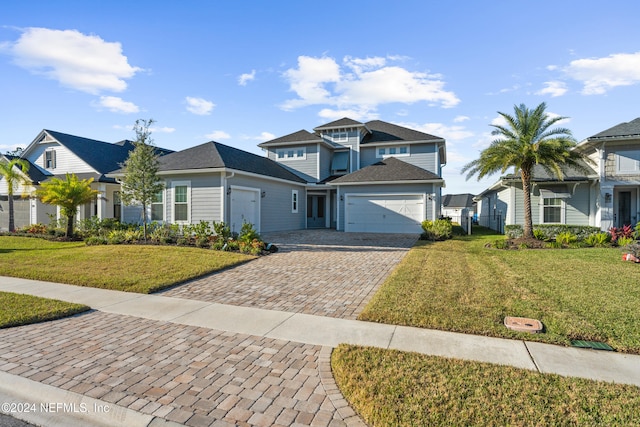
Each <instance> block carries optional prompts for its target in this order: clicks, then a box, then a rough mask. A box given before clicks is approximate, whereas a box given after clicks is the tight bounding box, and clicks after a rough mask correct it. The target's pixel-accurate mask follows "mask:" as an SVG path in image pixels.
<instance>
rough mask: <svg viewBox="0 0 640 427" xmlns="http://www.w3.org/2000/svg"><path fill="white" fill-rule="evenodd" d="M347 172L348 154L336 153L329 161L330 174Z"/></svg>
mask: <svg viewBox="0 0 640 427" xmlns="http://www.w3.org/2000/svg"><path fill="white" fill-rule="evenodd" d="M347 172H349V152H348V151H336V152H335V153H333V158H332V159H331V174H332V175H338V174H341V173H347Z"/></svg>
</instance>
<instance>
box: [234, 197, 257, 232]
mask: <svg viewBox="0 0 640 427" xmlns="http://www.w3.org/2000/svg"><path fill="white" fill-rule="evenodd" d="M238 194H242V195H247V196H248V195H252V196H253V198H254V199H253V201H254V203H255V205H254V206H255V207H254V216H255V220H252V221H248V222H251V223H253V226H254V228H255V229H256V231H257V232H258V233H259V232H260V189H259V188H253V187H242V186H239V185H232V186H231V197H230V199H231V200H230V203H229V205H230V206H229V227H231V231H235V232H240V227H242V219H243V218H245V219H246V218H247V216H248V215H246V214H247V212H246V211H244V209H239V208H238V206H235V205H236V204H234V201H235V200H237V197H238Z"/></svg>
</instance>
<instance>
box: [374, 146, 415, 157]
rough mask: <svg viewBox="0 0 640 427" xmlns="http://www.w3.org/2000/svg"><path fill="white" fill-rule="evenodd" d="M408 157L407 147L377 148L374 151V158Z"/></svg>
mask: <svg viewBox="0 0 640 427" xmlns="http://www.w3.org/2000/svg"><path fill="white" fill-rule="evenodd" d="M408 155H409V146H408V145H401V146H398V147H378V149H377V150H376V157H378V158H381V159H383V158H385V157H403V156H408Z"/></svg>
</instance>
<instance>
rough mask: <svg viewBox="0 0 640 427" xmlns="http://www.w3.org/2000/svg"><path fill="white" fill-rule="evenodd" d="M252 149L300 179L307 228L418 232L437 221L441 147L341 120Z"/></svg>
mask: <svg viewBox="0 0 640 427" xmlns="http://www.w3.org/2000/svg"><path fill="white" fill-rule="evenodd" d="M313 131H314V132H313V133H311V132H308V131H306V130H300V131H298V132H295V133H292V134H289V135H286V136H283V137H281V138H276V139H273V140H271V141H267V142H263V143H261V144H259V146H260V147H262V148H263V149H265V150H266V151H267V157H268V158H269V159H272V160H274V161H276V162H278V163H279V164H281V165H283V166H285V167H286V168H287V169H289V170H291V171H292V172H293V173H295V174H296V175H298V176H299V177H301V178H303V179H304V180H305V181H306V183H307V185H306V217H307V218H306V224H305V225H306V227H307V228H336V229H337V230H342V231H364V232H390V233H393V232H400V233H405V232H419V231H420V223H421V222H422V221H423V220H425V219H427V218H429V219H435V218H437V217H438V216H439V214H440V197H441V188H442V186H443V184H444V181H443V180H442V178H441V171H442V166H443V165H444V164H445V163H446V148H445V140H444V139H442V138H439V137H436V136H433V135H429V134H426V133H423V132H419V131H416V130H413V129H409V128H406V127H402V126H397V125H393V124H391V123H387V122H383V121H380V120H374V121H370V122H367V123H361V122H358V121H356V120H352V119H349V118H343V119H340V120H337V121H334V122H331V123H327V124H325V125H322V126H318V127H316V128H315V129H313Z"/></svg>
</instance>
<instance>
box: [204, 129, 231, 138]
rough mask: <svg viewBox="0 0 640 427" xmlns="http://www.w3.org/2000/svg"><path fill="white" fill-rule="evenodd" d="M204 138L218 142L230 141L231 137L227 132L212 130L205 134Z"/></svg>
mask: <svg viewBox="0 0 640 427" xmlns="http://www.w3.org/2000/svg"><path fill="white" fill-rule="evenodd" d="M204 137H205V138H208V139H213V140H219V139H230V138H231V135H229V134H228V133H227V132H225V131H223V130H214V131H213V132H211V133H208V134H206V135H205V136H204Z"/></svg>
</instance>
